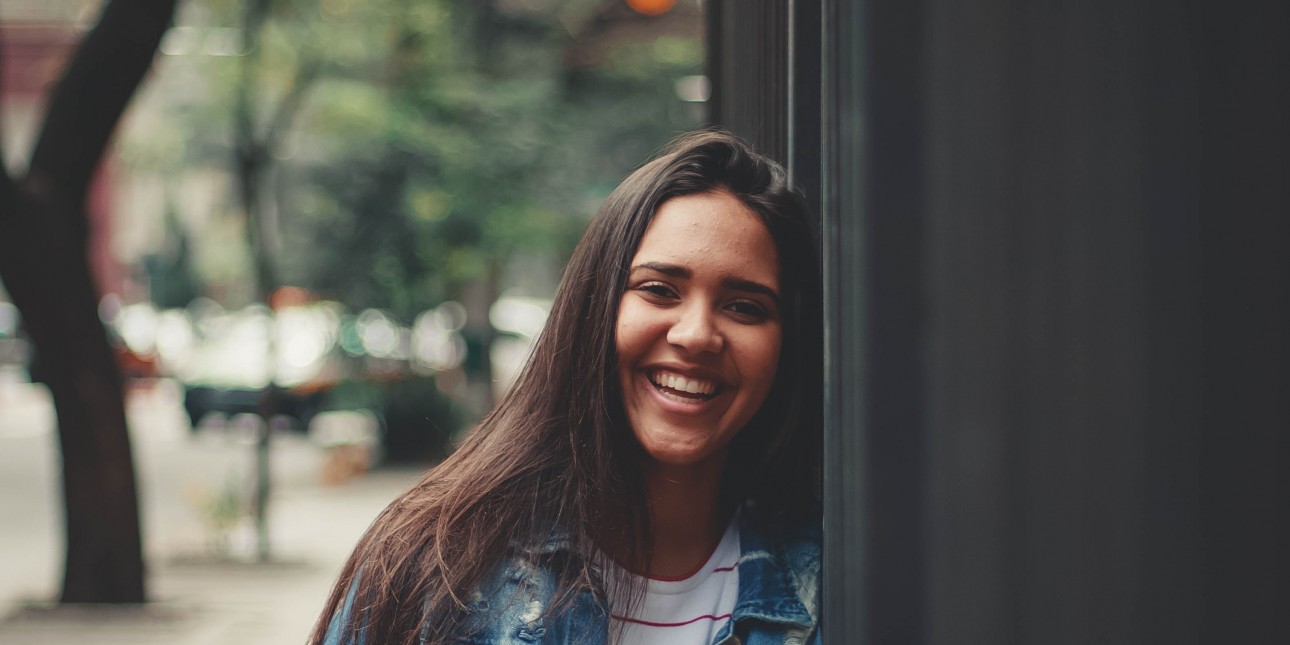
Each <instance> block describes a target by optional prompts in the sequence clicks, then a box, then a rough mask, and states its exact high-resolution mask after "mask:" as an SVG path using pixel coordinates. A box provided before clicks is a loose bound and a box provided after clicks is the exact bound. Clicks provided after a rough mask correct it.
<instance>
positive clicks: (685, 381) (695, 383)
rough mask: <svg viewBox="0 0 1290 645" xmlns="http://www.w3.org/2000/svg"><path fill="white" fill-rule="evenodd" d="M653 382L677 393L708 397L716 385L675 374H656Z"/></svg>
mask: <svg viewBox="0 0 1290 645" xmlns="http://www.w3.org/2000/svg"><path fill="white" fill-rule="evenodd" d="M654 382H655V383H657V384H659V385H662V386H663V387H666V388H670V389H673V390H677V391H679V392H688V393H690V394H701V395H705V396H706V395H708V394H712V393H713V392H715V391H716V389H717V384H716V383H714V382H712V381H706V380H702V379H690V378H686V377H684V376H679V375H677V374H668V373H664V372H656V373H655V374H654Z"/></svg>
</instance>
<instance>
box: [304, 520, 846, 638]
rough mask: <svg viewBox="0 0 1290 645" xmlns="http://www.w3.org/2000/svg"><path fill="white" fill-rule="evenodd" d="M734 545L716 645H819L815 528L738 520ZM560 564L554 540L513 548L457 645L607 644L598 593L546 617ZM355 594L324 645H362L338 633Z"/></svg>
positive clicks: (564, 549)
mask: <svg viewBox="0 0 1290 645" xmlns="http://www.w3.org/2000/svg"><path fill="white" fill-rule="evenodd" d="M739 542H740V556H739V563H738V567H739V593H738V596H737V598H736V601H735V609H734V611H733V612H732V614H731V620H730V621H729V622H727V623H726V626H725V627H723V628H722V629H721V631H720V632H719V633H718V634H717V636H716V639H715V640H714V642H713V643H714V645H821V642H822V637H821V635H820V630H819V628H818V622H819V590H820V577H819V576H820V528H819V524H818V523H814V524H812V525H810V526H807V527H803V528H801V529H797V530H792V531H786V532H784V533H783V534H780V535H778V536H776V537H771V536H770V535H768V534H766V533H763V532H762V531H760V530H758V528H757V527H756V526H754V525H753V524H752V523H751V522H750V521H748V520H747V514H746V513H741V514H740V523H739ZM559 557H576V556H574V554H572V553H570V552H569V541H568V540H567V539H566V538H564V537H562V536H561V535H560V534H559V533H553V534H552V536H551V537H549V538H548V539H547V540H546V541H545V542H544V543H542V544H541V545H539V546H538V547H537V548H529V549H523V548H516V549H513V555H512V556H511V557H510V558H508V559H507V560H505V561H503V562H502V563H500V564H499V565H498V566H497V568H496V569H495V570H494V573H493V574H492V575H490V576H489V577H488V578H486V580H487V581H486V582H485V583H484V584H483V585H481V587H480V589H479V590H478V591H477V592H476V593H474V594H472V597H471V603H470V618H469V619H468V620H467V622H466V625H465V626H464V629H463V635H462V636H459V637H458V638H457V639H456V642H458V643H466V644H470V645H535V644H537V645H606V644H607V643H608V641H609V612H608V609H607V607H606V604H605V602H604V599H603V598H601V597H599V596H597V595H596V594H595V593H592V592H591V591H589V590H583V591H580V592H579V593H578V594H577V595H576V596H575V597H574V599H573V602H572V604H571V606H570V607H569V608H568V609H567V610H565V611H562V612H559V613H556V614H550V613H549V612H546V609H547V608H548V605H549V604H550V603H551V601H552V599H553V597H554V596H555V592H556V586H557V580H556V575H555V573H554V571H553V569H552V568H551V567H549V566H546V564H545V563H549V562H551V561H552V560H551V558H559ZM354 590H355V588H351V589H350V593H349V595H348V596H347V597H346V599H345V604H344V606H343V607H342V609H341V611H339V612H337V613H336V615H335V616H333V617H332V621H331V623H330V624H329V626H328V630H327V635H326V637H325V638H324V640H323V643H324V645H366V643H365V641H366V638H365V636H364V635H363V634H360V637H359V638H358V639H357V641H356V642H351V641H349V640H345V641H342V640H341V637H340V627H341V626H342V625H344V622H345V621H346V620H347V619H348V617H349V614H350V613H351V612H352V611H353V605H354ZM544 614H546V615H544ZM422 633H423V634H425V633H426V632H425V630H423V632H422Z"/></svg>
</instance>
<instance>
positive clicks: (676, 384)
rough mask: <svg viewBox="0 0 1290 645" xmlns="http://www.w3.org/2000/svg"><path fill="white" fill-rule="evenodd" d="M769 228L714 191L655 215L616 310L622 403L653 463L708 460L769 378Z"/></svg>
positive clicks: (773, 274)
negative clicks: (654, 461)
mask: <svg viewBox="0 0 1290 645" xmlns="http://www.w3.org/2000/svg"><path fill="white" fill-rule="evenodd" d="M779 294H780V284H779V259H778V253H777V251H776V248H775V242H774V240H773V239H772V238H771V236H770V232H769V231H767V230H766V227H765V226H764V225H763V224H762V223H761V221H760V220H759V219H758V218H757V216H756V215H754V214H753V213H752V211H750V210H748V208H747V207H745V206H744V205H743V203H742V202H740V201H739V200H738V199H737V198H735V197H734V196H732V195H730V194H729V193H726V192H724V191H718V192H711V193H704V194H699V195H687V196H684V197H676V198H673V199H670V200H668V201H667V202H664V203H663V205H662V206H660V207H659V208H658V211H657V212H656V213H655V215H654V219H653V221H651V222H650V225H649V228H647V229H646V231H645V236H644V237H643V238H642V239H641V244H640V247H639V248H638V249H637V251H636V255H635V257H633V258H632V261H631V267H630V274H629V275H628V279H627V289H626V291H624V293H623V297H622V300H621V301H620V302H619V305H618V323H617V328H616V336H615V338H616V344H617V350H618V378H619V380H620V385H621V386H622V392H623V407H624V409H625V410H626V412H627V418H628V420H629V421H630V422H631V426H632V431H633V432H634V433H635V435H636V438H637V440H639V441H640V444H641V446H642V447H643V448H644V449H645V453H646V454H647V455H648V456H649V457H651V458H652V459H654V460H656V461H658V462H660V463H663V464H669V465H677V466H688V465H698V464H702V463H707V462H712V463H719V460H720V459H721V458H722V457H724V455H725V449H726V447H727V446H729V444H730V441H731V439H733V438H734V436H735V435H736V434H737V433H738V432H739V430H741V429H742V428H743V427H744V426H745V425H746V424H747V423H748V421H749V420H750V419H752V417H753V415H754V414H756V413H757V410H758V409H759V408H760V407H761V405H762V403H763V402H764V401H765V400H766V394H767V393H768V392H769V391H770V388H771V384H772V383H774V381H775V368H776V366H777V365H778V363H779V351H780V345H781V342H782V332H781V319H780V315H781V312H780V308H779Z"/></svg>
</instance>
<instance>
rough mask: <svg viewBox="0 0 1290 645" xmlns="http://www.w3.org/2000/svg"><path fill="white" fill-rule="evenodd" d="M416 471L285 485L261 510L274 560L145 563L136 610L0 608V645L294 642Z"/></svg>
mask: <svg viewBox="0 0 1290 645" xmlns="http://www.w3.org/2000/svg"><path fill="white" fill-rule="evenodd" d="M419 476H420V471H419V470H415V469H404V470H387V471H377V472H372V473H368V474H366V475H364V476H361V477H358V478H356V479H353V480H351V481H350V482H348V483H346V484H343V485H340V486H333V487H327V486H321V485H317V484H316V483H313V482H308V483H302V482H285V483H284V484H285V485H283V486H280V487H279V488H278V489H277V491H276V492H275V495H274V498H273V500H272V504H273V505H272V507H271V527H272V530H271V535H272V536H273V538H272V539H273V547H274V554H275V555H274V560H273V561H271V562H268V563H263V564H260V563H253V562H236V561H229V560H228V559H224V560H223V561H217V560H216V559H214V558H213V557H210V556H203V555H201V554H200V553H197V554H191V553H190V554H175V553H171V554H164V553H163V554H161V555H160V556H158V555H157V554H156V553H155V552H153V553H151V554H150V558H149V562H148V566H149V575H148V585H149V587H148V589H149V596H150V599H151V600H152V602H150V603H149V604H147V605H143V606H123V607H114V606H107V607H99V606H58V605H55V604H52V603H46V602H39V603H38V602H32V601H22V600H20V601H18V602H14V603H11V604H10V606H8V607H5V606H0V643H4V644H5V645H36V644H39V645H54V644H57V645H61V644H64V643H65V644H68V645H85V644H97V643H102V644H122V645H125V644H131V645H151V644H158V645H159V644H162V643H165V644H167V645H257V644H265V645H268V644H270V643H272V644H275V645H276V644H281V643H303V642H304V640H305V638H306V637H307V636H308V633H309V630H310V628H311V627H312V625H313V622H314V620H315V619H316V618H317V615H318V612H319V611H320V610H321V607H322V603H323V601H324V600H325V598H326V595H327V593H328V591H329V589H330V585H331V583H332V582H333V581H334V580H335V576H336V574H337V573H338V571H339V569H340V567H341V565H342V564H343V562H344V559H345V557H346V556H348V554H349V551H350V550H351V549H352V548H353V546H354V544H355V542H356V541H357V540H358V537H359V536H360V535H361V533H362V532H363V530H364V529H366V528H367V525H368V524H369V523H370V522H371V520H372V519H373V518H374V517H375V516H376V514H377V513H378V512H380V510H381V509H382V508H384V507H385V505H386V504H388V503H389V502H390V501H391V500H393V499H394V497H395V496H397V495H398V494H399V493H400V492H402V491H404V490H406V489H407V488H408V487H410V486H411V485H412V484H413V483H415V482H416V480H417V479H418V477H419Z"/></svg>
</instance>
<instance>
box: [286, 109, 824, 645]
mask: <svg viewBox="0 0 1290 645" xmlns="http://www.w3.org/2000/svg"><path fill="white" fill-rule="evenodd" d="M713 190H725V191H728V192H729V193H731V194H732V195H734V196H736V197H738V198H739V199H740V200H741V201H742V202H743V203H744V204H745V205H746V206H748V208H750V209H751V210H752V211H753V212H755V213H756V214H757V215H758V216H759V217H760V218H761V221H762V222H763V223H764V224H765V225H766V227H767V229H768V230H769V231H770V233H771V236H772V238H773V239H774V240H775V243H776V246H777V249H778V251H779V259H780V274H781V277H780V284H781V285H782V290H783V293H782V297H783V302H784V303H785V307H784V311H785V315H784V317H783V319H782V320H783V327H782V330H783V345H782V350H781V353H780V362H779V366H778V369H777V372H776V377H775V383H774V385H773V386H772V388H771V391H770V394H769V395H768V396H767V399H766V403H765V404H764V405H763V406H762V409H761V410H759V411H758V413H757V415H756V416H755V417H754V419H753V420H752V421H751V422H750V423H749V425H748V426H747V427H745V428H744V429H743V430H741V431H740V433H739V434H738V435H737V436H736V437H735V439H734V441H733V442H732V444H731V447H730V451H729V457H728V459H727V465H726V468H725V471H724V474H723V477H724V480H723V486H722V489H723V495H724V496H725V497H726V498H727V499H728V500H731V501H732V502H745V501H746V502H747V505H746V506H745V513H746V514H747V515H748V517H749V519H750V521H757V522H760V523H761V524H763V525H764V526H765V527H766V528H767V529H770V530H775V529H776V527H782V526H788V525H791V524H792V523H794V522H797V521H799V520H800V519H801V518H802V516H811V517H814V516H816V513H818V507H819V496H820V429H821V420H820V415H821V407H822V401H821V360H822V357H821V351H822V350H821V347H822V345H821V343H822V323H821V288H820V279H819V270H818V264H817V260H816V252H815V249H816V244H815V241H814V235H813V234H812V230H813V227H812V226H811V223H810V222H809V221H808V219H807V213H806V209H805V208H804V206H803V201H802V200H801V198H800V196H799V195H798V194H797V193H795V192H794V191H793V190H792V189H790V187H789V185H788V181H787V177H786V175H785V172H784V170H783V169H782V168H781V167H780V166H779V165H778V164H776V163H774V162H773V161H771V160H769V159H767V158H766V157H763V156H761V155H759V154H757V153H755V152H754V151H753V150H752V149H751V148H750V147H749V146H748V145H747V144H745V143H743V142H742V141H740V140H739V139H737V138H735V137H733V136H731V135H729V134H726V133H723V132H715V131H706V132H697V133H691V134H688V135H684V136H682V137H680V138H678V139H677V140H675V141H674V142H673V143H672V144H671V145H670V146H669V147H668V148H667V149H666V150H665V152H664V154H662V155H661V156H659V157H658V158H656V159H655V160H653V161H651V162H650V163H648V164H646V165H644V166H642V167H641V168H640V169H638V170H637V171H636V172H634V173H633V174H632V175H631V176H629V177H628V178H627V179H626V180H624V181H623V183H622V184H620V185H619V186H618V188H617V189H615V190H614V192H613V193H612V194H610V195H609V197H608V198H607V199H606V200H605V202H604V204H603V205H602V206H601V208H600V210H599V212H598V213H597V215H596V217H595V218H594V219H593V220H592V222H591V224H590V226H589V227H588V229H587V232H586V234H585V235H584V236H583V238H582V241H581V242H580V243H579V244H578V247H577V249H576V250H575V251H574V253H573V257H572V258H571V259H570V261H569V264H568V266H567V267H566V268H565V272H564V277H563V280H562V281H561V284H560V287H559V289H558V290H557V292H556V296H555V300H554V302H553V304H552V308H551V313H550V317H549V318H548V321H547V325H546V328H545V329H544V330H543V332H542V334H541V335H540V336H539V338H538V339H537V342H536V345H535V346H534V349H533V353H532V356H531V358H530V359H529V361H528V363H527V365H526V366H525V367H524V369H523V371H522V372H521V373H520V375H519V377H518V378H517V379H516V381H515V384H514V385H513V386H512V388H511V389H510V391H509V392H508V393H507V394H506V395H505V396H504V397H503V398H502V400H501V401H500V402H499V403H498V405H497V407H496V408H495V409H494V410H493V411H492V412H491V413H490V414H489V415H488V416H487V417H485V418H484V420H483V421H481V422H480V424H479V425H478V426H477V427H476V428H474V429H473V430H472V431H471V432H470V433H469V434H468V435H467V436H466V438H465V439H464V440H463V442H462V443H461V445H460V446H459V447H458V448H457V450H456V452H454V453H453V454H452V455H451V456H450V457H448V458H447V459H446V460H444V461H443V462H442V463H440V464H439V465H438V466H436V467H434V468H433V469H431V470H430V471H429V473H427V474H426V476H425V478H424V479H422V481H421V482H420V483H419V484H418V485H417V486H415V487H414V488H413V489H412V490H409V491H408V492H406V493H404V494H403V495H402V496H401V497H399V498H398V499H396V500H395V501H394V502H393V503H392V504H390V506H389V507H388V508H386V509H385V511H384V512H383V513H381V515H380V516H379V517H377V519H376V520H375V521H374V522H373V523H372V526H371V527H370V528H369V529H368V530H367V533H366V534H365V535H364V536H363V538H362V539H361V540H360V541H359V543H358V546H357V547H356V548H355V549H354V553H353V554H352V555H351V556H350V558H349V560H348V562H346V564H345V566H344V568H343V570H342V572H341V575H340V579H339V580H338V581H337V582H336V586H335V587H334V588H333V589H332V592H331V596H330V599H329V600H328V602H327V605H326V607H325V609H324V611H323V613H322V616H321V617H320V618H319V619H318V623H317V624H316V626H315V628H314V632H313V635H312V638H311V642H312V643H321V642H322V637H323V635H324V633H325V632H326V629H327V626H328V622H329V620H330V619H331V617H332V616H333V614H335V613H336V612H337V611H339V610H340V608H341V607H342V606H343V605H344V603H345V599H346V597H347V595H348V594H350V593H351V591H352V593H353V595H354V598H355V602H354V611H353V615H351V617H350V620H349V624H348V625H346V626H345V629H346V630H347V631H348V633H350V634H357V633H358V632H359V631H360V630H361V631H363V632H365V633H366V638H367V639H368V640H367V642H369V643H414V642H417V639H418V637H419V636H420V635H428V640H427V642H430V643H443V642H446V641H448V640H449V639H450V638H452V637H453V636H454V635H455V630H459V629H461V628H462V625H463V620H464V619H465V617H466V600H467V598H468V597H469V595H470V593H471V592H472V590H474V589H477V588H478V587H479V586H480V585H481V584H482V583H483V582H484V580H485V578H486V576H487V575H488V574H489V572H490V571H492V570H493V568H494V567H495V566H497V564H498V563H499V562H500V561H502V560H503V559H504V558H505V557H506V556H507V554H508V553H509V552H510V551H511V549H514V548H516V547H517V546H518V547H520V548H523V547H525V546H530V547H531V546H535V545H538V544H541V543H542V542H544V541H545V540H546V539H547V538H548V537H549V536H551V535H552V534H553V531H560V532H561V534H562V535H567V537H568V540H569V552H570V553H573V554H589V553H593V552H595V544H597V543H601V544H604V543H610V544H614V545H616V550H615V553H614V554H615V556H616V557H618V558H620V559H621V560H622V561H623V563H624V564H627V565H629V566H631V568H633V569H635V570H638V571H640V570H646V569H647V567H648V562H649V554H650V538H649V536H650V535H651V533H650V530H649V518H648V513H647V512H646V506H645V502H646V500H645V493H644V482H643V480H642V477H641V475H640V467H639V463H640V462H639V458H640V447H639V445H638V444H637V443H636V439H635V436H634V435H633V433H632V432H631V430H630V428H629V427H628V426H627V423H626V421H625V415H624V412H623V410H622V404H621V396H620V394H619V392H618V379H617V377H616V376H615V373H616V372H615V370H616V362H617V356H616V352H615V338H614V330H615V325H616V322H617V320H616V318H617V313H618V303H619V299H620V298H621V297H622V294H623V291H624V289H625V284H626V280H627V274H628V269H629V264H630V261H631V258H632V257H633V255H634V254H635V251H636V248H637V246H638V245H639V244H640V241H641V238H642V237H643V236H644V234H645V229H646V227H647V226H648V225H649V223H650V220H651V218H652V217H653V216H654V213H655V211H656V210H657V209H658V207H659V205H660V204H662V203H663V202H665V201H667V200H668V199H671V198H673V197H679V196H682V195H691V194H699V193H705V192H710V191H713ZM551 566H553V567H556V568H557V569H558V570H556V571H554V574H555V575H556V580H557V581H558V587H559V589H558V593H557V599H556V600H557V601H556V602H553V603H551V604H550V605H549V606H548V607H549V608H548V610H547V611H559V610H560V608H561V607H563V606H565V605H566V604H567V602H564V601H568V600H569V599H571V598H572V597H573V595H574V594H575V593H576V592H577V591H579V590H583V589H591V590H593V591H595V592H597V593H599V594H601V596H600V597H602V598H605V599H606V600H607V601H609V602H610V603H611V604H615V603H625V604H631V603H632V602H634V601H635V599H637V598H639V595H640V593H641V589H640V588H639V587H640V585H639V584H636V583H633V582H632V580H631V579H630V578H629V577H627V576H626V574H624V573H622V571H621V570H615V571H606V572H597V571H596V570H595V566H594V564H593V563H592V562H591V559H590V558H584V557H574V558H562V559H556V560H553V562H552V565H551ZM601 576H608V577H609V578H608V579H604V578H602V577H601ZM607 590H612V592H610V591H607ZM616 607H618V608H621V605H616Z"/></svg>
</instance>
